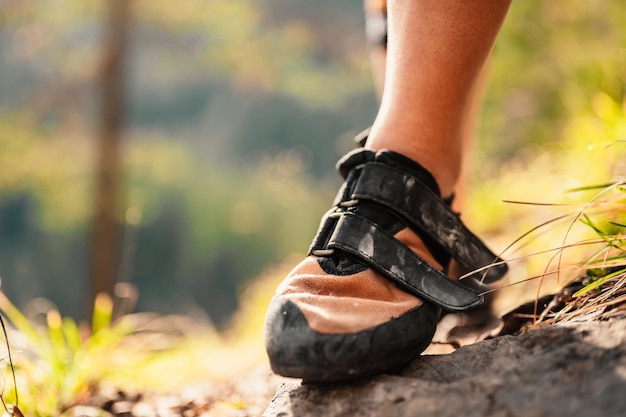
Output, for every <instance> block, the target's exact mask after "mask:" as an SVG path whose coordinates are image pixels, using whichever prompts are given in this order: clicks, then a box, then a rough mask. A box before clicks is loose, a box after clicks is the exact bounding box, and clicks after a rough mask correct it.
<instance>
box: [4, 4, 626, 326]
mask: <svg viewBox="0 0 626 417" xmlns="http://www.w3.org/2000/svg"><path fill="white" fill-rule="evenodd" d="M102 4H103V3H102V2H100V1H94V0H87V1H85V0H55V1H53V0H19V1H18V0H6V1H4V2H2V3H1V5H0V7H2V13H0V74H2V75H1V76H0V167H2V171H0V276H2V278H3V290H4V291H5V292H6V293H7V294H8V295H9V296H10V297H11V299H13V300H15V302H16V303H17V304H18V305H20V306H26V305H27V302H28V301H29V300H30V299H31V298H33V297H36V296H45V297H48V298H51V299H52V300H54V302H55V304H57V305H59V306H60V308H61V310H62V312H63V313H64V314H71V315H74V316H80V315H81V314H82V313H83V312H84V311H85V310H86V309H85V306H84V302H83V298H84V287H85V281H84V280H85V276H86V270H87V268H86V263H87V249H86V248H87V247H88V244H89V221H90V216H91V211H92V207H91V204H92V203H91V202H92V176H93V169H94V167H93V165H94V162H93V161H94V155H93V152H94V147H93V140H92V139H91V137H93V136H94V132H93V131H94V126H95V124H96V123H97V120H98V108H97V105H96V103H97V100H96V98H97V90H96V89H95V82H96V80H97V77H98V71H99V67H100V60H101V56H100V54H101V51H100V49H99V47H100V42H101V36H102V21H103V19H102V13H103V8H102ZM133 7H134V22H133V28H132V34H131V44H130V45H129V46H130V56H129V66H128V68H127V87H128V92H129V102H128V114H127V119H126V122H127V123H126V127H127V128H126V137H125V146H124V161H125V172H124V174H125V178H126V183H125V184H126V186H125V195H124V200H125V204H124V206H123V207H120V212H119V226H120V228H122V229H123V239H122V242H121V245H122V254H121V259H122V261H121V266H120V269H121V271H120V276H121V278H122V279H128V280H130V281H132V282H134V283H136V284H137V285H138V287H139V290H140V295H141V296H140V302H139V305H138V309H140V310H153V311H158V312H162V313H172V312H185V313H189V314H194V315H195V314H198V315H203V314H205V313H207V312H208V314H209V315H210V316H211V318H212V319H213V320H215V321H217V322H219V323H223V322H224V321H225V320H226V319H227V318H228V317H229V315H230V314H231V313H232V312H233V311H234V310H235V308H236V303H237V301H236V300H237V295H238V293H239V292H240V291H241V288H243V286H244V285H245V282H246V281H247V280H250V279H252V278H253V277H255V276H257V275H258V274H259V273H260V272H261V271H262V270H264V268H265V267H266V266H267V265H269V264H273V263H276V262H280V261H281V260H283V259H285V258H286V257H287V256H288V255H289V254H291V253H292V252H298V253H302V252H304V251H305V250H306V248H307V245H308V243H309V240H310V239H311V237H312V234H313V232H314V230H315V228H316V226H317V223H318V221H319V217H320V215H321V214H322V213H323V211H324V210H325V209H326V208H327V206H328V205H329V203H330V201H331V199H332V194H333V193H334V189H335V188H336V186H337V184H338V178H337V176H336V174H335V173H334V170H333V165H334V162H335V161H336V159H337V158H338V157H339V155H341V154H343V153H344V152H345V151H346V150H348V149H350V148H351V146H352V144H351V138H350V136H351V134H352V133H356V132H357V131H359V130H360V129H361V128H363V127H366V126H367V125H368V124H369V123H371V120H372V119H373V116H374V114H375V111H376V99H375V96H374V91H373V85H372V82H371V81H370V74H369V68H368V60H367V53H366V50H365V41H364V39H363V36H362V32H363V19H362V15H361V13H362V12H361V1H360V0H350V1H344V2H336V1H331V0H323V1H321V0H320V1H319V2H315V3H311V4H309V3H306V2H302V1H296V0H273V1H270V0H260V1H252V0H234V1H230V2H218V1H214V0H193V1H185V2H182V3H165V2H150V1H148V0H136V1H134V2H133ZM624 9H625V8H624V6H623V5H622V4H620V2H605V1H602V0H593V1H586V0H585V1H583V0H575V1H572V2H569V3H568V6H567V7H566V8H564V7H562V5H559V4H557V3H555V2H541V1H539V0H528V1H524V2H513V5H512V8H511V12H510V15H509V17H508V18H507V21H506V22H505V25H504V27H503V30H502V33H501V36H500V37H499V39H498V41H497V44H496V47H495V50H494V54H493V57H492V59H491V61H490V65H489V74H488V82H487V91H486V94H485V106H484V111H483V113H482V116H481V123H480V129H479V137H480V141H479V143H478V144H477V151H476V153H475V155H474V159H475V161H474V162H475V163H474V167H475V169H474V171H473V174H472V175H473V179H474V183H475V184H477V187H475V188H474V189H473V191H472V192H471V195H470V198H469V199H468V206H467V207H466V208H465V210H464V217H465V218H467V219H468V222H469V223H470V224H471V225H472V228H473V229H475V230H476V231H478V232H481V233H491V234H494V235H496V234H500V235H502V234H503V233H504V234H506V236H509V237H510V236H515V235H516V234H518V233H521V232H520V231H521V230H524V228H529V227H533V226H534V225H536V224H537V223H536V222H537V220H539V219H541V218H543V217H542V216H545V214H544V212H541V210H535V208H529V207H528V206H513V207H512V206H511V205H503V204H502V203H501V201H502V200H526V201H535V202H537V201H539V202H546V201H549V202H554V201H555V200H559V201H560V199H561V197H562V198H563V199H565V201H567V202H575V201H580V200H581V199H582V198H583V196H582V194H584V193H582V194H577V195H574V194H565V195H564V194H563V191H564V190H566V189H568V188H574V187H579V186H581V185H585V184H589V183H601V182H606V181H608V180H609V179H610V178H612V177H613V176H614V175H615V174H616V173H619V172H622V173H623V172H624V171H623V169H622V168H623V166H622V168H620V164H622V162H621V161H623V160H624V159H623V146H624V145H622V144H619V143H618V144H615V145H613V146H612V147H609V148H607V149H605V148H604V146H605V144H609V143H612V142H614V141H616V140H620V139H623V138H624V137H625V136H626V132H625V127H624V119H625V117H624V97H625V91H626V88H625V86H626V79H625V77H624V74H626V71H625V66H626V65H625V62H626V56H625V52H624V51H625V50H624V45H626V38H625V36H626V34H625V32H626V31H625V30H624V29H623V28H624V27H626V12H625V11H624ZM538 179H539V180H538ZM533 210H534V211H533ZM506 243H508V242H506ZM506 243H504V244H503V242H494V244H495V245H496V246H499V247H504V246H506ZM518 273H519V274H520V275H519V276H523V274H524V273H526V274H527V273H530V272H529V271H527V270H524V271H518ZM68 294H69V295H71V297H68ZM258 314H262V313H258Z"/></svg>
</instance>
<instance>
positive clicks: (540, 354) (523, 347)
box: [263, 315, 626, 417]
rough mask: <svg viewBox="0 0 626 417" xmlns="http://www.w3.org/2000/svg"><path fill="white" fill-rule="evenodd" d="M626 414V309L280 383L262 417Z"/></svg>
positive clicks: (606, 416) (601, 416)
mask: <svg viewBox="0 0 626 417" xmlns="http://www.w3.org/2000/svg"><path fill="white" fill-rule="evenodd" d="M623 415H626V316H624V315H621V316H616V317H615V316H614V317H611V318H610V319H608V320H596V321H589V320H588V319H585V318H581V320H580V321H573V322H567V323H561V324H552V325H549V326H545V327H540V328H534V329H532V330H529V331H525V332H523V333H521V334H519V335H517V336H499V337H495V338H492V339H488V340H483V341H481V342H477V343H474V344H470V345H466V346H463V347H461V348H459V349H457V350H455V351H454V352H452V353H449V354H439V355H422V356H421V357H420V358H418V359H417V360H415V361H414V362H412V363H411V364H410V365H409V366H408V367H407V368H406V369H404V370H402V371H401V372H399V373H397V374H390V375H381V376H378V377H376V378H373V379H369V380H363V381H359V382H352V383H349V384H309V383H306V382H304V383H303V382H300V381H293V382H291V381H290V382H285V383H283V384H282V385H280V387H279V388H278V391H277V393H276V396H275V397H274V399H273V400H272V402H271V403H270V405H269V407H268V408H267V409H266V410H265V413H264V414H263V416H264V417H292V416H293V417H308V416H310V417H312V416H316V417H317V416H324V417H339V416H363V417H367V416H376V417H380V416H385V417H409V416H412V417H414V416H420V417H429V416H433V417H435V416H436V417H459V416H464V417H472V416H477V417H478V416H480V417H491V416H493V417H495V416H498V417H499V416H503V417H504V416H507V417H513V416H520V417H521V416H523V417H535V416H536V417H539V416H542V417H545V416H555V417H560V416H563V417H565V416H567V417H572V416H593V417H615V416H623Z"/></svg>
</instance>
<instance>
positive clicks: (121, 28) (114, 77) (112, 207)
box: [89, 0, 131, 305]
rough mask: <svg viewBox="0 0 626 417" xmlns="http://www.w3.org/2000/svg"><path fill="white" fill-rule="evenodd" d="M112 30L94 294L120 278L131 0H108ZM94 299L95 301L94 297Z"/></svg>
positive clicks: (106, 59)
mask: <svg viewBox="0 0 626 417" xmlns="http://www.w3.org/2000/svg"><path fill="white" fill-rule="evenodd" d="M106 3H107V10H106V24H105V31H106V35H105V38H104V41H103V42H104V44H103V54H102V55H103V56H102V63H101V65H102V67H101V69H100V94H101V121H100V134H99V146H98V150H97V156H98V163H97V166H96V181H97V182H96V187H95V205H94V226H93V249H92V255H91V256H92V266H91V279H92V283H91V290H92V294H91V299H92V300H95V297H96V296H97V294H99V293H101V292H104V293H107V294H109V295H111V296H112V295H113V287H114V285H115V282H116V280H117V278H118V274H119V268H118V259H119V237H118V221H117V218H118V216H117V213H118V212H119V210H120V202H121V196H120V190H121V184H120V182H121V177H122V173H121V154H120V141H121V138H122V130H123V118H124V111H125V98H124V96H125V94H124V91H125V84H126V80H125V74H126V72H125V65H126V54H127V52H126V50H127V48H128V45H127V44H128V31H129V25H130V4H131V1H130V0H108V1H107V2H106ZM89 305H93V302H91V303H89Z"/></svg>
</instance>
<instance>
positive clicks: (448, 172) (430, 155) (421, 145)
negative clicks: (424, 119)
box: [365, 126, 461, 198]
mask: <svg viewBox="0 0 626 417" xmlns="http://www.w3.org/2000/svg"><path fill="white" fill-rule="evenodd" d="M452 142H453V141H452ZM365 148H366V149H370V150H373V151H379V150H383V149H387V150H390V151H394V152H397V153H399V154H402V155H404V156H406V157H407V158H410V159H412V160H413V161H415V162H417V163H418V164H420V165H421V166H423V167H424V168H425V169H426V170H427V171H428V172H430V174H431V175H432V176H433V177H434V178H435V181H436V182H437V185H438V186H439V189H440V192H441V196H442V197H443V198H449V197H450V196H452V195H453V194H454V192H455V188H456V185H457V182H458V180H459V177H460V173H461V155H460V151H455V149H454V148H455V147H454V146H446V142H445V141H441V140H424V138H417V137H414V136H413V134H407V133H404V132H402V131H400V130H398V129H390V131H388V130H385V131H384V132H383V131H381V130H380V129H376V126H374V127H372V130H371V132H370V134H369V136H368V139H367V142H366V144H365Z"/></svg>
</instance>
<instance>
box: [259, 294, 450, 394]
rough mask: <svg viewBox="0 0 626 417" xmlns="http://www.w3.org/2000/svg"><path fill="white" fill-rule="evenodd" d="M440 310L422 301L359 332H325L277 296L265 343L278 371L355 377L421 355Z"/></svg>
mask: <svg viewBox="0 0 626 417" xmlns="http://www.w3.org/2000/svg"><path fill="white" fill-rule="evenodd" d="M440 316H441V309H440V308H439V307H437V306H435V305H434V304H431V303H424V304H422V305H421V306H420V307H418V308H416V309H414V310H411V311H409V312H407V313H406V314H403V315H402V316H400V317H397V318H394V319H392V320H390V321H388V322H386V323H383V324H381V325H378V326H375V327H372V328H369V329H366V330H363V331H360V332H355V333H346V334H322V333H319V332H316V331H315V330H313V329H311V328H310V327H309V325H308V323H307V321H306V318H305V317H304V315H303V314H302V313H301V312H300V310H299V309H298V307H297V306H296V305H295V304H294V303H293V302H291V301H289V300H287V299H285V298H283V297H280V296H277V297H275V298H274V299H273V300H272V303H271V304H270V308H269V309H268V315H267V322H266V327H265V329H266V330H265V331H266V333H265V345H266V349H267V353H268V356H269V359H270V365H271V367H272V370H273V371H274V372H276V373H277V374H279V375H282V376H286V377H292V378H303V379H304V380H306V381H311V382H322V381H324V382H330V381H347V380H354V379H360V378H365V377H369V376H373V375H377V374H380V373H384V372H387V371H391V370H396V369H398V368H401V367H402V366H404V365H406V364H407V363H408V362H410V361H411V360H413V359H415V358H416V357H418V356H419V355H420V354H421V353H422V352H423V351H424V349H426V347H428V345H429V344H430V341H431V340H432V338H433V335H434V334H435V330H436V327H437V323H438V321H439V318H440Z"/></svg>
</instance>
